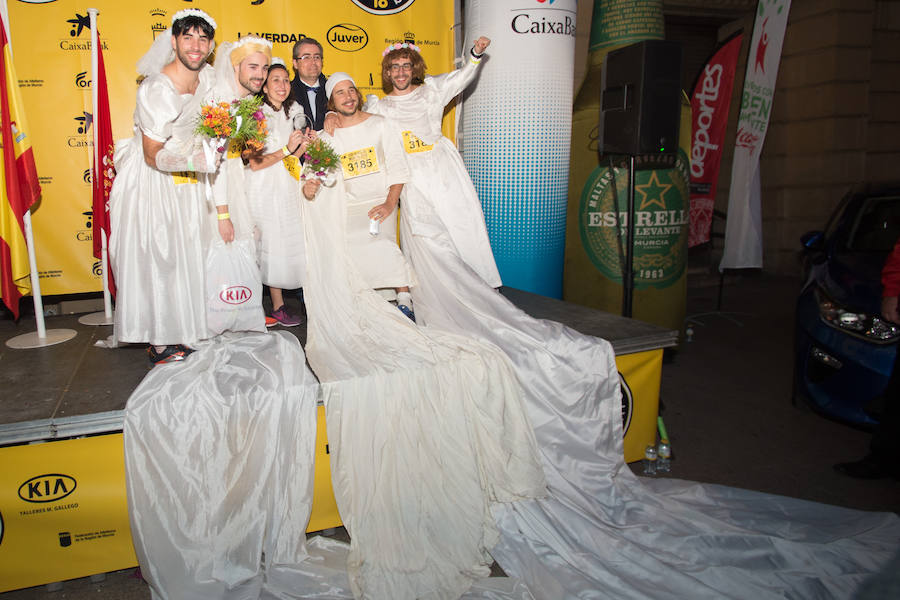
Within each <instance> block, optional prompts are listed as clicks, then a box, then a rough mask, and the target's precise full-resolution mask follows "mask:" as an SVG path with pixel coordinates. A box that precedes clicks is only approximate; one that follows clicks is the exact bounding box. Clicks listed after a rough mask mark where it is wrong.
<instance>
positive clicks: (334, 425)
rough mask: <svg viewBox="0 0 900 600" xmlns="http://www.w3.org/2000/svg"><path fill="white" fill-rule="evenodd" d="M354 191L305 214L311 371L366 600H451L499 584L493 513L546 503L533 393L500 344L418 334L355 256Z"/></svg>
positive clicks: (320, 201)
mask: <svg viewBox="0 0 900 600" xmlns="http://www.w3.org/2000/svg"><path fill="white" fill-rule="evenodd" d="M344 194H345V190H344V184H343V181H342V180H341V179H340V178H339V179H338V182H337V183H336V185H335V186H334V187H332V188H326V187H323V188H321V189H320V192H319V195H318V197H317V198H316V200H315V201H313V202H306V203H305V204H304V205H303V206H304V209H303V210H304V215H303V220H304V226H305V236H306V244H307V255H308V257H309V273H308V277H309V279H308V285H307V287H306V291H305V293H306V305H307V310H308V313H309V324H308V332H307V335H308V342H307V346H306V351H307V356H308V358H309V363H310V365H311V366H312V368H313V370H314V371H315V372H316V374H317V376H318V377H319V379H320V381H321V382H322V395H323V397H324V399H325V406H326V416H327V423H328V439H329V444H330V448H331V470H332V482H333V485H334V491H335V497H336V499H337V503H338V508H339V509H340V513H341V518H342V520H343V522H344V525H345V526H346V527H347V530H348V531H349V533H350V536H351V538H352V542H351V546H350V552H349V556H348V561H347V570H348V573H349V577H350V582H351V586H352V589H353V592H354V595H355V596H356V597H357V598H385V599H387V598H389V599H391V600H401V599H413V598H435V599H443V598H446V599H451V598H458V597H460V596H461V595H462V594H463V593H464V592H465V591H466V590H467V589H468V588H469V587H470V586H471V585H472V583H473V582H474V581H475V580H477V579H480V578H484V577H487V575H488V574H489V565H490V563H491V559H490V556H489V555H488V553H487V551H488V549H489V548H490V547H491V546H493V544H494V543H495V542H496V539H497V530H496V527H495V525H494V521H493V518H492V516H491V514H490V511H489V505H490V503H494V502H501V503H502V502H511V501H516V500H520V499H522V498H532V497H536V496H540V495H542V494H543V493H544V486H545V481H544V477H543V474H542V471H541V468H540V465H539V463H538V459H537V455H536V448H535V441H534V436H533V433H532V429H531V426H530V425H529V423H528V420H527V418H526V417H525V414H524V412H523V407H522V390H521V389H520V388H519V386H518V384H517V383H516V381H515V377H514V375H513V373H512V370H511V368H510V365H509V363H508V361H507V360H506V358H505V357H504V356H503V354H502V353H500V352H499V351H498V350H497V349H496V348H494V347H493V346H491V345H490V344H485V343H482V342H478V341H474V340H472V339H469V338H467V337H463V336H458V335H455V334H450V333H445V332H438V331H433V330H430V329H425V328H419V327H417V326H416V325H415V324H413V323H412V322H411V321H410V320H409V319H407V318H406V317H405V316H403V315H402V314H401V313H400V312H399V311H398V310H397V309H396V308H395V307H393V306H391V305H390V304H388V303H386V302H385V301H384V300H382V299H381V298H380V297H379V296H378V295H377V294H376V293H374V292H373V291H372V290H371V289H370V288H369V284H368V283H367V282H366V281H365V280H364V278H363V277H362V276H361V275H360V274H359V273H358V271H357V270H356V267H355V264H354V263H353V261H352V260H351V258H350V257H349V254H348V251H347V240H346V234H345V226H346V225H345V224H346V203H345V200H344Z"/></svg>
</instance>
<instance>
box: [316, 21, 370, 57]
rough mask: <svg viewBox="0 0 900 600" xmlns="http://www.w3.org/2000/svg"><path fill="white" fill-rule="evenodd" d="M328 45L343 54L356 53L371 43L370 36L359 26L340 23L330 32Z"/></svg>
mask: <svg viewBox="0 0 900 600" xmlns="http://www.w3.org/2000/svg"><path fill="white" fill-rule="evenodd" d="M326 39H327V40H328V44H329V45H330V46H331V47H332V48H334V49H335V50H340V51H341V52H356V51H357V50H362V49H363V48H365V47H366V44H368V43H369V34H367V33H366V30H365V29H363V28H362V27H360V26H359V25H353V24H352V23H340V24H339V25H335V26H334V27H332V28H331V29H329V30H328V34H327V37H326Z"/></svg>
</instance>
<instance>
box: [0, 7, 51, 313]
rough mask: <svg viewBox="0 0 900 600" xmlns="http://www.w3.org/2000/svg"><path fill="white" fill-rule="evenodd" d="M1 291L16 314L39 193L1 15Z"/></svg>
mask: <svg viewBox="0 0 900 600" xmlns="http://www.w3.org/2000/svg"><path fill="white" fill-rule="evenodd" d="M0 47H2V50H3V60H2V61H0V115H2V122H0V128H2V132H0V133H2V137H0V152H2V154H3V168H2V169H0V293H2V295H3V303H4V304H6V306H7V307H8V308H9V310H11V311H12V313H13V315H14V316H15V318H17V319H18V318H19V298H21V297H22V294H27V293H28V292H30V291H31V285H30V284H29V280H28V276H29V271H30V270H29V267H28V247H27V245H26V243H25V223H24V217H25V213H26V212H27V211H28V209H30V208H31V205H32V204H34V203H35V201H37V199H38V196H40V194H41V186H40V184H39V183H38V178H37V171H36V170H35V167H34V154H33V153H32V151H31V142H30V141H29V139H28V133H29V132H30V129H29V128H28V123H27V122H26V120H25V113H24V111H23V107H22V98H21V96H20V95H19V83H18V80H17V79H16V73H15V68H14V67H13V61H12V52H11V51H10V47H9V40H7V38H6V27H5V25H4V24H3V22H2V20H0Z"/></svg>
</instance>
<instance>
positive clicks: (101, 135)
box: [91, 28, 116, 296]
mask: <svg viewBox="0 0 900 600" xmlns="http://www.w3.org/2000/svg"><path fill="white" fill-rule="evenodd" d="M97 39H98V40H99V39H100V29H99V28H98V29H97ZM96 48H97V73H96V74H95V75H94V86H95V89H96V91H97V101H96V104H95V105H94V131H95V135H96V143H95V144H94V166H93V171H92V173H91V179H92V182H93V201H92V205H91V210H92V211H93V214H92V218H93V223H94V224H93V239H94V257H95V258H102V256H101V254H102V248H101V246H102V238H101V235H102V234H101V232H106V239H107V240H108V239H109V235H110V233H109V192H110V190H111V189H112V182H113V178H115V176H116V171H115V166H114V165H113V150H114V142H113V134H112V124H111V123H110V118H109V93H108V92H107V89H106V67H105V66H104V65H103V50H102V44H100V43H97V44H96ZM107 277H108V281H109V292H110V293H111V294H112V295H113V296H115V295H116V286H115V282H114V281H113V274H112V270H110V269H107Z"/></svg>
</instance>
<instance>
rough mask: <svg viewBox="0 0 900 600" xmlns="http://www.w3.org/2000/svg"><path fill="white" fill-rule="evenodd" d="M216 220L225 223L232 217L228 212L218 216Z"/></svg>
mask: <svg viewBox="0 0 900 600" xmlns="http://www.w3.org/2000/svg"><path fill="white" fill-rule="evenodd" d="M216 218H217V219H219V220H220V221H224V220H225V219H230V218H231V215H230V214H229V213H227V212H224V213H219V214H217V215H216Z"/></svg>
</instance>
